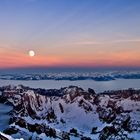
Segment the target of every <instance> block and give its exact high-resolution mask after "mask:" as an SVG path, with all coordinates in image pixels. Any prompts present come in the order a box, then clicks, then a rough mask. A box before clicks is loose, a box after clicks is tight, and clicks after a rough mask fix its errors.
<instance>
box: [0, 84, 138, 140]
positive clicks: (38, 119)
mask: <svg viewBox="0 0 140 140" xmlns="http://www.w3.org/2000/svg"><path fill="white" fill-rule="evenodd" d="M88 91H89V92H87V91H84V90H83V89H81V88H78V87H75V86H70V87H68V88H62V89H60V90H53V89H52V90H48V91H47V90H43V89H31V88H28V87H24V86H18V87H12V86H7V87H3V88H1V92H2V94H1V96H0V101H1V102H5V103H8V104H11V105H13V107H14V109H13V111H12V113H11V118H10V120H9V124H10V128H8V129H7V130H5V131H4V133H6V134H9V135H12V134H15V133H19V132H21V131H23V130H28V131H29V134H27V135H29V137H30V139H33V140H34V139H35V138H34V137H33V136H31V133H34V132H36V134H38V135H40V134H44V135H45V136H46V137H53V138H58V139H65V140H69V139H71V137H79V139H81V140H90V139H93V140H94V139H95V138H97V139H99V140H111V139H112V140H118V139H125V138H126V139H130V138H131V137H132V138H133V135H132V136H131V135H130V134H132V133H133V132H135V133H140V91H139V90H132V89H130V90H120V91H111V92H105V93H101V94H95V92H94V90H92V89H89V90H88Z"/></svg>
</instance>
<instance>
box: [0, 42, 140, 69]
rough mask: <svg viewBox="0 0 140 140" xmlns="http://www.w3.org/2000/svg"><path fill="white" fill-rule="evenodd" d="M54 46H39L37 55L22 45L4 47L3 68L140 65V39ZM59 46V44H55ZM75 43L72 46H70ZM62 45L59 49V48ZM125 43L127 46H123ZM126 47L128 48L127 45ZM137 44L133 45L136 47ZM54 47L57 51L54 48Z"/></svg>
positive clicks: (0, 57) (0, 63) (0, 62)
mask: <svg viewBox="0 0 140 140" xmlns="http://www.w3.org/2000/svg"><path fill="white" fill-rule="evenodd" d="M53 45H54V46H52V48H49V49H47V47H42V48H43V49H37V48H35V53H36V55H35V56H34V57H30V56H29V55H28V51H29V50H24V49H21V48H20V47H19V48H18V49H17V48H14V47H13V48H12V47H8V46H7V47H1V48H0V68H13V67H15V68H16V67H32V66H37V67H39V66H44V67H54V66H58V67H59V66H64V67H65V66H74V67H79V66H88V67H100V66H104V67H106V66H109V67H114V66H115V67H116V66H118V67H120V66H123V67H125V66H126V67H127V66H133V67H139V66H140V63H139V61H140V55H139V54H140V49H139V46H140V42H138V41H129V40H127V41H125V40H124V41H122V40H121V41H112V42H111V41H110V42H100V43H98V45H97V44H94V43H93V42H92V41H90V43H89V41H88V43H86V42H81V43H79V44H78V45H77V43H70V42H67V43H66V44H63V45H64V46H68V47H65V48H64V47H63V45H62V44H61V43H60V44H58V45H56V44H53ZM55 45H56V46H55ZM70 45H71V47H69V46H70ZM44 46H45V45H44ZM58 46H61V47H59V49H57V47H58ZM122 46H123V47H122ZM125 46H126V47H125ZM132 46H133V47H132ZM53 50H54V51H53Z"/></svg>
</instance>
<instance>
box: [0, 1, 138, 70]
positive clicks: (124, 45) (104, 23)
mask: <svg viewBox="0 0 140 140" xmlns="http://www.w3.org/2000/svg"><path fill="white" fill-rule="evenodd" d="M29 50H33V51H34V52H35V56H34V57H30V56H29V55H28V52H29ZM25 67H84V68H86V67H140V0H0V69H5V68H25Z"/></svg>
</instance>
